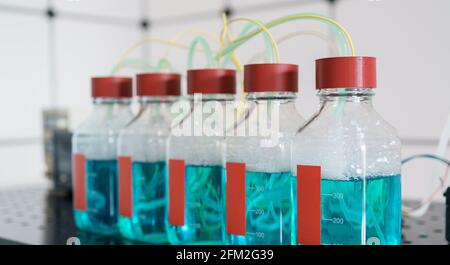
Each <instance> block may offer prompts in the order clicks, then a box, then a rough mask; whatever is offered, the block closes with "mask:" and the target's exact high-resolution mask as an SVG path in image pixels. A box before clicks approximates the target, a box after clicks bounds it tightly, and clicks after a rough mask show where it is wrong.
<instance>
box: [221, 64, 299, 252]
mask: <svg viewBox="0 0 450 265" xmlns="http://www.w3.org/2000/svg"><path fill="white" fill-rule="evenodd" d="M244 90H245V92H246V93H248V95H247V102H248V103H247V105H246V109H245V113H246V115H244V116H245V119H244V120H243V121H240V122H239V123H238V124H237V125H236V126H235V127H234V128H233V132H232V133H230V134H229V135H230V136H229V137H227V140H226V152H225V153H226V155H225V160H226V163H225V165H224V166H225V168H226V177H225V178H224V181H225V182H226V216H225V219H224V220H225V224H226V229H227V237H226V240H227V241H226V242H227V243H228V244H238V245H290V244H293V243H294V231H293V230H292V226H291V222H292V218H293V212H294V211H293V207H292V204H291V203H292V196H293V189H292V176H291V172H290V155H291V141H292V138H293V136H294V135H295V133H296V132H297V130H298V129H299V128H300V126H301V125H302V124H303V122H304V119H303V118H302V117H301V116H300V115H299V114H298V113H297V111H296V110H295V99H296V97H297V92H298V67H297V65H292V64H252V65H246V66H245V67H244Z"/></svg>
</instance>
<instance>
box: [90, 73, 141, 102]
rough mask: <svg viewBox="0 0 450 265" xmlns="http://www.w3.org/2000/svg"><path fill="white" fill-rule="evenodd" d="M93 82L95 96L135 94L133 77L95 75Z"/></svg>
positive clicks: (113, 96) (116, 96)
mask: <svg viewBox="0 0 450 265" xmlns="http://www.w3.org/2000/svg"><path fill="white" fill-rule="evenodd" d="M91 84H92V97H94V98H130V97H132V96H133V80H132V79H131V77H93V78H92V79H91Z"/></svg>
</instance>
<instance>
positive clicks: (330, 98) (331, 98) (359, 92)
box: [317, 88, 375, 107]
mask: <svg viewBox="0 0 450 265" xmlns="http://www.w3.org/2000/svg"><path fill="white" fill-rule="evenodd" d="M374 95H375V92H374V90H373V89H370V88H334V89H321V90H319V92H318V93H317V96H318V97H319V99H320V103H321V105H322V107H338V106H340V107H342V104H343V103H345V104H346V105H349V106H360V105H361V106H362V105H363V106H367V107H372V97H373V96H374Z"/></svg>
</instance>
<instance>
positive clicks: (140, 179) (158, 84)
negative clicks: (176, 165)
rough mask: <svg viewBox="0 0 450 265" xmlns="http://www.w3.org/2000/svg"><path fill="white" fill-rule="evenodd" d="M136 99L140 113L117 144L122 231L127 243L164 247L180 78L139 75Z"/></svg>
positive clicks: (124, 130)
mask: <svg viewBox="0 0 450 265" xmlns="http://www.w3.org/2000/svg"><path fill="white" fill-rule="evenodd" d="M137 96H138V97H139V103H140V109H139V112H138V114H137V116H136V117H135V118H134V119H133V121H132V122H131V123H130V124H129V125H127V126H126V127H125V128H124V129H123V130H122V131H121V132H120V134H119V139H118V161H119V230H120V232H121V234H122V236H124V237H126V238H128V239H133V240H139V241H143V242H149V243H165V242H167V237H166V230H165V219H166V216H167V212H166V211H167V207H166V206H167V198H166V186H165V183H166V161H165V160H166V142H167V138H168V136H169V133H170V126H171V122H172V119H173V117H172V114H171V111H170V108H171V106H172V104H173V103H174V102H175V101H176V100H177V99H178V96H180V75H179V74H170V73H146V74H139V75H138V76H137Z"/></svg>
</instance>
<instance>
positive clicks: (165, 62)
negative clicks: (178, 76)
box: [156, 58, 174, 72]
mask: <svg viewBox="0 0 450 265" xmlns="http://www.w3.org/2000/svg"><path fill="white" fill-rule="evenodd" d="M164 67H167V69H169V72H174V71H173V68H172V65H171V64H170V62H169V61H168V60H166V59H164V58H161V59H159V61H158V66H157V68H156V71H157V72H161V71H162V70H163V69H164Z"/></svg>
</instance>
